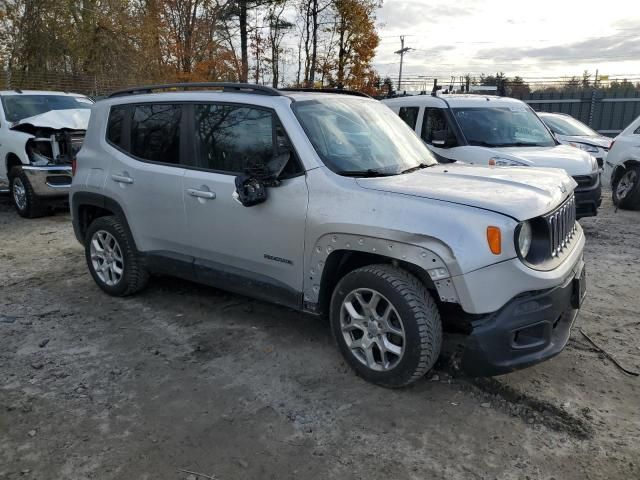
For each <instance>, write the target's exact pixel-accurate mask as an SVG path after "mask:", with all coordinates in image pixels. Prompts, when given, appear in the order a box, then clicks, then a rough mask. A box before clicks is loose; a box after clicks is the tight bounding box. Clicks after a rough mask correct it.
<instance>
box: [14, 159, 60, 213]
mask: <svg viewBox="0 0 640 480" xmlns="http://www.w3.org/2000/svg"><path fill="white" fill-rule="evenodd" d="M16 188H19V189H22V191H23V193H21V194H20V195H18V194H16ZM9 194H10V195H11V203H13V206H14V207H15V209H16V211H17V212H18V215H20V216H21V217H24V218H38V217H43V216H45V215H47V214H48V213H50V212H51V208H50V207H49V206H47V205H44V204H43V202H42V200H41V198H40V197H38V195H36V193H35V192H34V191H33V187H32V186H31V182H30V181H29V177H27V174H26V173H24V171H23V170H22V168H20V167H13V168H12V169H11V172H10V173H9ZM18 197H20V198H21V200H18Z"/></svg>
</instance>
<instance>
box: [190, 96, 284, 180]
mask: <svg viewBox="0 0 640 480" xmlns="http://www.w3.org/2000/svg"><path fill="white" fill-rule="evenodd" d="M194 112H195V137H196V158H195V165H193V166H195V167H199V168H206V169H207V170H217V171H222V172H229V173H242V172H244V171H245V169H246V168H247V167H251V166H252V165H256V164H259V163H263V164H264V163H267V162H269V161H270V160H271V159H272V158H273V156H274V153H275V148H274V125H273V115H272V113H271V112H270V111H268V110H262V109H257V108H251V107H238V106H231V105H213V104H207V105H195V106H194ZM276 138H277V141H278V143H280V142H285V141H286V142H288V140H286V136H284V132H282V135H278V136H277V137H276ZM282 147H284V145H283V146H282ZM282 147H281V148H282Z"/></svg>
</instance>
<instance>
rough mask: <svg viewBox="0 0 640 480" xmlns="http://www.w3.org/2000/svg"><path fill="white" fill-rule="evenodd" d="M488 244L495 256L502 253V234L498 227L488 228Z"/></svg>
mask: <svg viewBox="0 0 640 480" xmlns="http://www.w3.org/2000/svg"><path fill="white" fill-rule="evenodd" d="M487 243H488V244H489V250H491V253H493V254H494V255H500V254H501V253H502V232H501V231H500V228H498V227H487Z"/></svg>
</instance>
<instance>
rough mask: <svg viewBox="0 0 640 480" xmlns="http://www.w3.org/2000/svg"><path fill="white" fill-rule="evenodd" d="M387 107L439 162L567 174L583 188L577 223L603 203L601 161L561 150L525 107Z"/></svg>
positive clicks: (397, 101) (469, 100) (512, 103)
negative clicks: (537, 169)
mask: <svg viewBox="0 0 640 480" xmlns="http://www.w3.org/2000/svg"><path fill="white" fill-rule="evenodd" d="M383 102H384V103H385V104H386V105H387V106H388V107H389V108H391V109H392V110H393V111H394V112H396V113H397V114H398V115H400V117H401V118H402V119H403V120H404V121H405V122H406V123H407V124H408V125H409V126H410V127H411V128H413V129H414V130H415V131H416V133H417V134H418V135H420V137H421V138H422V140H424V141H425V142H426V143H427V145H428V146H429V148H430V149H431V151H432V152H433V153H434V154H435V156H436V158H437V159H438V161H440V162H442V163H446V162H455V161H458V162H464V163H473V164H478V165H496V166H531V167H552V168H562V169H564V170H565V171H566V172H567V173H568V174H569V175H571V176H572V177H573V179H574V180H575V181H576V183H577V184H578V187H577V188H576V191H575V198H576V208H577V215H578V218H581V217H589V216H594V215H597V212H598V207H599V206H600V203H601V186H600V173H599V169H598V163H597V161H596V159H595V158H594V157H593V156H591V155H589V154H588V153H587V152H585V151H582V150H580V149H577V148H574V147H571V146H568V145H561V144H560V143H559V142H558V141H557V140H556V139H555V138H554V136H553V134H552V133H551V132H550V131H549V129H548V128H547V126H546V125H545V124H544V123H543V122H542V120H540V118H538V116H537V115H536V113H535V112H534V111H533V110H532V109H531V108H530V107H529V106H528V105H527V104H526V103H524V102H521V101H520V100H516V99H514V98H506V97H494V96H486V95H455V94H454V95H413V96H404V97H398V98H390V99H386V100H383Z"/></svg>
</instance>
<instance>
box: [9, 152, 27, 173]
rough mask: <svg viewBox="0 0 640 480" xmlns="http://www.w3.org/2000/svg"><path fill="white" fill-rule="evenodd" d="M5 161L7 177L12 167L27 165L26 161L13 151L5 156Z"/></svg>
mask: <svg viewBox="0 0 640 480" xmlns="http://www.w3.org/2000/svg"><path fill="white" fill-rule="evenodd" d="M4 162H5V163H4V164H5V167H6V172H7V177H9V173H11V169H12V168H13V167H18V166H22V165H25V163H24V162H23V161H22V159H21V158H20V156H19V155H17V154H15V153H13V152H9V153H7V156H6V157H5V160H4Z"/></svg>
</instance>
